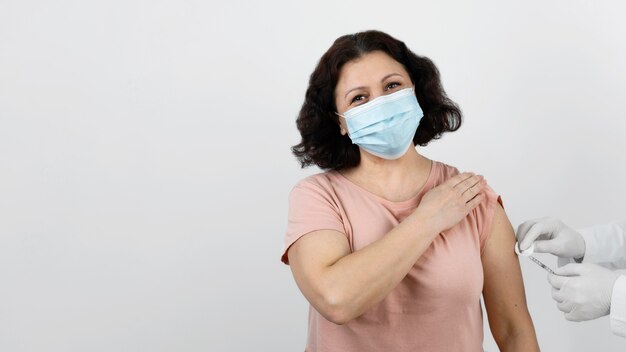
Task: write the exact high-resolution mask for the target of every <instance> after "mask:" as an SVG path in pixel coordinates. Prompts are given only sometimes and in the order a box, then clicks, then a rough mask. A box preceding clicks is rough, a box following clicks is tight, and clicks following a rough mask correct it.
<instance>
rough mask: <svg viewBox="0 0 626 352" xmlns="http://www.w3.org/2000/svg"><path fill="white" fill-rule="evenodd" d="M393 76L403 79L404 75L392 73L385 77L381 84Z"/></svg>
mask: <svg viewBox="0 0 626 352" xmlns="http://www.w3.org/2000/svg"><path fill="white" fill-rule="evenodd" d="M393 76H400V77H402V75H401V74H399V73H395V72H394V73H390V74H388V75H386V76H385V77H383V79H381V80H380V83H383V82H384V81H385V80H386V79H387V78H389V77H393Z"/></svg>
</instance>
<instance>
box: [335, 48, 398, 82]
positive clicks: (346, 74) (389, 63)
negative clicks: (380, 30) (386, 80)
mask: <svg viewBox="0 0 626 352" xmlns="http://www.w3.org/2000/svg"><path fill="white" fill-rule="evenodd" d="M390 73H398V74H400V75H402V76H408V73H407V72H406V70H405V69H404V66H402V64H401V63H399V62H398V61H396V60H394V59H393V58H392V57H391V56H389V55H388V54H387V53H385V52H382V51H373V52H370V53H367V54H365V55H363V56H361V57H359V58H358V59H355V60H352V61H349V62H347V63H346V64H344V65H343V67H342V68H341V71H340V72H339V80H338V82H337V89H338V90H342V89H350V88H351V87H353V86H361V85H364V86H367V85H370V84H373V83H374V82H379V81H380V79H382V78H383V77H385V76H388V75H389V74H390Z"/></svg>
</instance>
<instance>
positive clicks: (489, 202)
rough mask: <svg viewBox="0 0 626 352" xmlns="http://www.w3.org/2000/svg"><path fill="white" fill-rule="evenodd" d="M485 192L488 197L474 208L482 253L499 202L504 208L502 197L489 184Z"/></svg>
mask: <svg viewBox="0 0 626 352" xmlns="http://www.w3.org/2000/svg"><path fill="white" fill-rule="evenodd" d="M484 193H485V195H486V198H485V199H484V200H483V201H482V202H481V203H480V204H479V205H478V206H477V207H476V208H475V209H474V212H475V214H476V223H477V225H478V236H479V240H480V254H482V253H483V250H484V249H485V244H486V243H487V239H488V238H489V234H491V228H492V225H493V216H494V214H495V213H496V206H497V204H498V203H500V205H501V206H502V207H503V208H504V204H503V203H502V198H501V197H500V196H499V195H498V194H497V193H496V192H495V191H494V190H493V189H492V188H491V187H489V185H487V186H486V187H485V190H484Z"/></svg>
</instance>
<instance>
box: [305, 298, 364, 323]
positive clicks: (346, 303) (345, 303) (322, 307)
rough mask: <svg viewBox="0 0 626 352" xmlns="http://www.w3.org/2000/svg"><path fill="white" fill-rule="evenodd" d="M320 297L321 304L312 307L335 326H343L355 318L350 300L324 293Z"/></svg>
mask: <svg viewBox="0 0 626 352" xmlns="http://www.w3.org/2000/svg"><path fill="white" fill-rule="evenodd" d="M321 297H322V298H321V300H320V301H321V302H319V304H318V305H314V307H315V309H316V310H317V311H318V312H319V313H320V314H321V315H322V316H323V317H324V318H325V319H326V320H328V321H330V322H331V323H334V324H337V325H344V324H346V323H348V322H349V321H350V320H352V319H354V318H356V316H357V314H356V312H355V310H354V308H353V307H352V306H351V304H350V300H347V299H345V298H344V297H343V295H342V294H341V293H338V292H326V293H324V294H322V295H321Z"/></svg>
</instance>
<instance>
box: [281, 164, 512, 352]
mask: <svg viewBox="0 0 626 352" xmlns="http://www.w3.org/2000/svg"><path fill="white" fill-rule="evenodd" d="M458 173H459V171H458V170H457V169H456V168H454V167H452V166H449V165H446V164H444V163H440V162H437V161H433V163H432V168H431V171H430V174H429V176H428V179H427V181H426V183H425V185H424V187H423V188H422V190H421V191H420V192H419V193H418V194H417V195H416V196H414V197H413V198H411V199H409V200H406V201H403V202H391V201H388V200H386V199H383V198H381V197H378V196H376V195H375V194H373V193H371V192H369V191H367V190H365V189H363V188H361V187H360V186H358V185H356V184H354V183H352V182H351V181H350V180H348V179H347V178H345V177H344V176H343V175H341V174H340V173H338V172H336V171H329V172H324V173H320V174H316V175H313V176H310V177H307V178H305V179H304V180H302V181H300V182H299V183H298V184H297V185H296V186H295V187H294V188H293V190H292V191H291V194H290V196H289V217H288V225H287V235H286V237H285V251H284V253H283V256H282V261H283V262H284V263H286V264H288V258H287V250H288V249H289V247H290V246H291V245H292V244H293V243H294V242H295V241H297V240H298V239H299V238H300V237H302V236H303V235H305V234H307V233H310V232H312V231H316V230H325V229H329V230H335V231H339V232H341V233H343V234H345V236H346V239H347V240H348V242H349V244H350V248H351V250H352V251H358V250H359V249H361V248H363V247H365V246H367V245H368V244H370V243H372V242H375V241H376V240H378V239H380V238H381V237H382V236H384V235H385V234H386V233H388V232H389V231H390V230H391V229H393V228H394V227H395V226H396V225H398V223H400V222H401V221H402V220H403V219H404V218H406V217H407V216H408V215H409V214H410V213H411V212H412V211H413V210H414V209H415V208H416V207H417V205H418V204H419V203H420V200H421V199H422V196H423V195H424V194H425V193H426V192H427V191H428V190H430V189H431V188H433V187H435V186H437V185H439V184H441V183H443V182H444V181H446V180H447V179H449V178H450V177H453V176H454V175H457V174H458ZM486 194H487V198H486V200H485V201H483V202H482V203H481V204H480V205H479V206H478V207H477V208H476V209H474V210H473V211H472V212H471V213H470V214H469V215H468V216H466V217H465V218H464V219H463V220H462V221H461V222H460V223H459V224H457V225H455V226H454V227H452V228H451V229H449V230H446V231H444V232H442V233H440V234H439V236H437V237H436V238H435V240H434V241H433V242H432V244H431V245H430V247H429V248H428V249H427V250H426V251H425V252H424V254H422V256H421V257H420V259H419V260H418V261H417V262H416V263H415V265H414V266H413V268H412V269H411V270H410V271H409V273H408V274H407V275H406V277H405V278H404V279H403V280H402V281H401V282H400V283H399V284H398V286H396V287H395V288H394V289H393V290H392V291H391V292H390V293H389V295H387V297H385V298H384V299H383V300H382V301H381V302H380V303H378V304H376V305H375V306H374V307H372V308H371V309H370V310H368V311H367V312H365V313H364V314H362V315H361V316H359V317H357V318H355V319H353V320H351V321H349V322H348V323H346V324H343V325H337V324H334V323H332V322H330V321H328V320H326V319H325V318H324V317H323V316H322V315H320V314H319V313H318V312H317V311H316V310H315V308H313V307H312V306H310V308H309V328H308V339H307V344H306V350H305V351H309V352H327V351H337V352H368V351H377V352H378V351H385V352H391V351H411V352H413V351H429V352H436V351H446V352H448V351H482V341H483V322H482V310H481V306H480V295H481V292H482V289H483V267H482V262H481V253H482V250H483V248H484V245H485V242H486V239H487V237H488V235H489V233H490V229H491V224H492V219H493V214H494V212H495V207H496V204H497V203H498V202H499V203H500V204H502V201H501V199H500V197H499V196H498V195H497V194H496V193H494V191H493V190H492V189H491V188H489V187H487V191H486Z"/></svg>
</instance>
